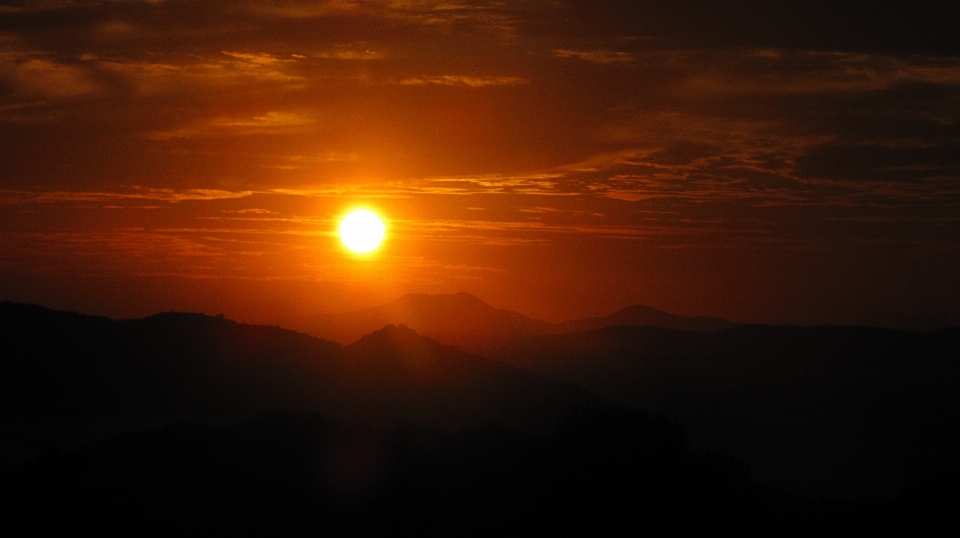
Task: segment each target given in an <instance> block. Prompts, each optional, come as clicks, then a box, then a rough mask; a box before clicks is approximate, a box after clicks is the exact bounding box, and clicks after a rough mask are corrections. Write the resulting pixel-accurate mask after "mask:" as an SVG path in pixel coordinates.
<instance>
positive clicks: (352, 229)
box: [340, 209, 386, 254]
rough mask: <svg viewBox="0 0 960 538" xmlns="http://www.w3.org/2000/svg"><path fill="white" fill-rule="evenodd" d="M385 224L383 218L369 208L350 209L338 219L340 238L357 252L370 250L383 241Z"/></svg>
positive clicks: (363, 252)
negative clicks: (341, 218)
mask: <svg viewBox="0 0 960 538" xmlns="http://www.w3.org/2000/svg"><path fill="white" fill-rule="evenodd" d="M385 233H386V226H384V225H383V219H381V218H380V217H378V216H377V214H376V213H374V212H373V211H370V210H369V209H358V210H356V211H351V212H350V213H348V214H347V216H346V217H343V220H341V221H340V240H341V241H343V245H344V246H345V247H347V248H348V249H350V250H351V251H353V252H356V253H358V254H366V253H367V252H372V251H374V250H376V248H377V247H379V246H380V243H382V242H383V236H384V234H385Z"/></svg>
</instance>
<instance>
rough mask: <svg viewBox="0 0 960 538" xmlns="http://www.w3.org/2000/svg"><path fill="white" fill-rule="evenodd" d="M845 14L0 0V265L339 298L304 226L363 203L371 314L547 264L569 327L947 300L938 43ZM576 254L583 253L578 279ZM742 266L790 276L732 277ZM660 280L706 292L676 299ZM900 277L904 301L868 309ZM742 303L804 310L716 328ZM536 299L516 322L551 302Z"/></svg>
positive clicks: (492, 296)
mask: <svg viewBox="0 0 960 538" xmlns="http://www.w3.org/2000/svg"><path fill="white" fill-rule="evenodd" d="M865 6H867V4H866V3H862V2H843V3H836V2H786V3H785V2H767V1H752V2H749V1H742V2H740V1H735V2H724V3H722V5H718V3H716V2H706V1H696V0H684V1H680V2H676V1H674V2H666V1H662V2H661V1H652V2H644V3H638V2H628V1H601V2H580V1H573V0H571V1H566V2H563V1H557V2H534V1H507V2H459V3H450V2H439V1H426V0H424V1H414V0H385V1H362V2H361V1H350V0H337V1H333V0H330V1H293V0H291V1H267V0H242V1H241V0H238V1H231V2H216V3H211V2H200V1H194V0H155V1H134V0H129V1H120V0H116V1H93V0H90V1H83V0H75V1H66V0H64V1H34V2H6V3H4V4H3V5H2V6H0V141H2V144H0V162H2V163H3V170H2V174H0V207H3V208H4V216H3V217H2V219H0V222H2V227H0V236H2V238H0V239H2V241H3V243H4V249H3V251H2V253H0V268H2V269H4V270H7V271H11V272H14V273H18V274H20V273H25V274H34V273H37V272H43V271H52V272H54V273H56V272H57V270H58V269H57V268H63V267H88V266H89V271H88V272H90V273H91V274H103V273H104V272H105V271H107V269H106V268H107V267H110V268H111V271H113V272H120V273H123V272H124V271H126V273H128V274H130V275H134V276H137V275H157V274H164V275H174V276H176V277H178V278H218V277H231V278H233V277H236V278H244V279H254V280H271V279H273V280H276V279H292V280H302V281H311V282H312V281H321V282H337V281H340V280H343V279H344V278H347V277H345V276H344V272H343V271H344V268H343V266H342V264H341V263H340V262H339V261H337V262H334V261H331V260H336V259H338V254H337V253H336V247H335V245H331V244H329V242H330V241H331V240H332V238H331V237H330V234H331V232H330V231H331V230H332V226H333V225H334V223H335V219H336V217H337V216H338V215H340V214H341V213H342V211H343V208H344V207H345V206H346V205H350V204H367V205H375V206H377V207H379V208H381V210H383V211H385V212H386V213H387V214H388V216H389V218H391V219H392V220H393V222H394V223H395V231H396V233H397V237H398V241H397V245H396V246H395V247H394V250H393V251H392V252H391V253H389V256H394V257H393V258H390V259H391V260H392V261H391V262H390V263H385V266H388V267H391V268H392V269H391V270H390V271H388V272H389V274H390V275H391V276H390V278H386V277H382V278H384V279H385V280H388V281H390V282H393V285H392V287H390V288H389V290H387V291H384V292H383V293H385V294H386V293H391V294H392V293H395V292H401V291H449V290H451V289H453V290H454V291H455V289H456V288H459V287H469V288H470V289H472V290H475V291H478V290H477V289H476V287H475V286H480V287H481V288H482V291H485V292H486V293H487V294H488V295H487V296H488V298H489V300H491V301H492V302H494V303H497V302H498V298H509V297H513V296H515V295H516V293H515V292H516V290H518V289H523V288H524V286H523V285H521V284H518V282H523V281H529V280H530V279H532V278H533V279H535V278H538V277H537V276H536V272H535V271H539V272H543V271H544V270H549V271H553V273H551V274H552V276H551V277H550V278H547V279H546V281H548V282H549V284H550V285H554V286H558V287H559V288H560V289H567V288H569V283H570V282H574V281H578V282H579V281H582V280H583V279H584V278H585V275H590V274H593V275H602V277H600V278H601V279H603V280H605V282H603V283H595V284H592V285H582V286H581V287H582V288H583V289H582V290H581V291H580V293H583V294H584V296H585V297H586V296H589V298H570V299H568V302H571V303H573V304H578V303H581V304H585V305H586V306H585V307H584V308H585V311H584V312H582V313H601V312H599V311H598V310H602V309H606V308H609V307H612V306H615V305H616V304H617V302H618V301H623V299H622V297H621V295H622V293H621V292H613V291H611V290H615V289H618V286H619V289H621V290H622V289H626V290H627V291H626V292H623V293H626V294H627V295H629V296H630V299H631V300H632V301H636V302H640V301H644V302H651V303H654V304H657V305H659V306H663V307H668V308H670V307H672V308H673V309H675V310H680V311H687V312H690V313H713V314H720V315H727V316H729V317H737V316H740V317H741V318H750V319H771V318H775V317H777V316H779V317H780V319H813V318H817V316H818V315H819V316H820V318H819V319H832V318H831V315H832V314H831V313H829V312H825V310H829V309H831V308H835V307H834V306H830V305H832V304H833V302H832V301H834V299H831V298H828V297H827V295H831V296H832V295H835V294H836V289H837V288H842V287H843V286H844V285H845V284H843V283H844V282H849V281H855V280H857V278H856V276H855V275H856V274H859V273H862V272H863V271H866V274H865V276H864V278H865V279H866V280H868V281H875V283H874V284H872V285H871V286H866V287H864V286H862V285H861V287H864V289H858V290H852V291H850V292H849V293H848V294H847V295H846V296H845V299H847V300H848V301H851V304H854V305H855V306H851V311H850V312H845V313H843V314H842V315H841V314H839V313H838V314H837V316H835V317H842V316H843V315H847V316H855V315H860V314H857V312H859V313H861V314H862V313H863V312H864V311H865V310H869V309H874V308H902V309H908V310H909V309H913V310H917V309H922V308H925V307H926V306H925V303H924V301H928V300H929V298H930V297H935V296H940V297H944V295H945V297H946V298H943V299H941V300H942V302H943V304H947V303H948V302H949V300H952V299H950V298H960V288H958V287H957V285H956V284H955V283H954V284H950V283H949V282H948V280H949V279H948V278H946V277H945V276H944V275H949V274H950V273H951V271H953V270H954V269H957V268H960V222H958V219H957V218H956V216H957V215H958V214H960V151H958V150H960V124H958V121H960V58H958V54H960V50H958V48H957V45H956V43H955V41H956V40H955V39H953V37H952V36H953V32H954V30H953V29H952V28H950V25H949V24H948V21H949V17H946V16H945V14H943V13H941V12H940V11H938V10H940V9H942V8H940V7H938V3H934V2H921V3H919V4H912V5H911V6H909V7H906V6H904V7H890V6H883V5H880V6H877V5H874V4H873V3H871V4H869V7H870V9H864V7H865ZM291 200H297V201H296V202H291ZM240 236H243V239H242V240H240V239H238V237H240ZM279 237H283V238H285V239H278V238H279ZM294 237H299V238H300V239H297V240H294V239H291V238H294ZM304 238H309V240H307V239H304ZM323 238H326V239H323ZM238 241H240V242H238ZM298 241H300V242H299V243H298ZM305 241H306V242H305ZM323 241H327V243H323ZM241 243H243V246H241ZM431 244H435V245H443V246H442V247H440V246H437V247H430V246H424V245H431ZM587 244H590V245H592V244H598V245H599V244H602V245H604V246H603V247H602V248H603V249H606V250H605V252H609V254H605V255H604V256H600V257H599V258H598V257H593V258H591V262H592V263H594V265H591V264H589V263H586V262H583V261H582V260H583V259H584V256H588V255H589V253H591V252H593V250H594V249H595V248H600V247H594V246H588V245H587ZM15 245H19V246H15ZM251 245H253V246H251ZM257 245H259V246H257ZM518 249H527V250H525V251H523V252H528V253H529V252H536V254H535V255H533V257H535V258H538V259H542V260H543V262H542V263H533V262H530V263H532V265H530V268H529V269H524V265H523V263H527V262H523V263H521V262H516V263H514V262H511V261H509V260H511V259H514V258H517V257H518V255H517V253H516V252H517V250H518ZM538 249H539V250H538ZM651 249H652V251H654V252H660V254H656V255H653V256H651V255H647V257H648V258H651V257H652V258H655V259H657V260H660V261H658V262H656V263H654V262H651V261H644V262H642V263H640V262H637V258H638V256H640V254H638V252H644V253H646V252H650V251H651ZM758 249H759V250H766V251H772V250H776V251H778V252H781V253H778V254H776V255H772V257H770V256H768V257H767V258H764V259H767V260H769V259H775V258H777V257H779V256H787V258H791V259H795V260H796V263H795V264H794V265H795V268H793V269H791V268H790V267H789V266H790V265H791V264H790V263H789V262H788V261H783V262H782V263H780V262H778V263H773V262H770V263H772V265H771V266H770V267H767V265H768V263H767V262H759V261H756V260H754V261H744V262H732V261H729V260H730V259H732V258H738V259H740V258H742V259H744V260H753V259H754V258H751V256H754V255H751V254H743V252H747V251H757V250H758ZM678 250H683V251H688V252H691V253H698V254H691V256H692V258H691V259H694V260H698V261H696V262H691V261H689V259H688V258H686V257H685V256H687V255H686V254H683V255H681V254H669V253H670V252H674V253H675V252H676V251H678ZM783 251H789V252H796V253H801V252H802V253H803V254H795V255H783V254H782V252H783ZM547 252H549V253H550V254H549V255H547V254H546V253H547ZM718 252H720V253H722V254H717V253H718ZM387 255H388V254H385V256H387ZM318 256H319V258H318ZM524 256H525V255H519V258H524ZM245 257H248V258H249V259H259V260H272V261H261V262H258V263H247V262H244V263H234V262H232V261H231V260H236V259H247V258H245ZM208 258H209V259H210V260H213V259H215V258H217V259H221V260H225V261H223V262H222V263H221V264H220V265H218V264H217V263H214V262H212V261H211V262H210V263H206V264H205V263H199V262H198V261H197V260H201V259H208ZM852 258H855V259H856V261H850V259H852ZM524 259H525V258H524ZM757 259H760V258H757ZM890 259H898V260H907V261H902V262H896V263H894V264H892V265H891V264H890V263H887V262H878V260H890ZM43 260H47V261H43ZM546 260H549V262H550V264H552V265H553V266H556V267H559V268H554V269H545V268H544V267H542V266H541V265H543V264H547V261H546ZM619 260H623V261H619ZM684 260H687V261H684ZM718 260H719V261H718ZM724 260H726V261H724ZM844 260H847V261H844ZM630 263H633V264H634V269H633V271H634V272H633V273H631V270H630V268H629V267H626V265H629V264H630ZM878 263H884V264H885V265H884V266H883V267H871V266H872V265H876V264H878ZM604 264H606V265H604ZM698 264H699V265H700V266H698ZM718 264H719V265H718ZM894 266H895V267H894ZM43 267H46V269H42V268H43ZM151 267H153V269H151ZM157 267H162V268H163V270H159V269H156V268H157ZM425 267H428V268H429V269H425ZM677 267H681V268H682V270H680V271H679V272H678V271H677V270H676V268H677ZM724 267H726V268H727V269H723V268H724ZM734 267H735V268H734ZM816 267H819V268H821V271H822V272H823V273H824V275H823V276H822V277H820V278H822V280H817V279H812V280H811V279H810V278H809V277H808V276H806V273H807V272H809V271H811V270H812V269H811V268H816ZM123 268H127V269H126V270H124V269H123ZM718 271H721V272H729V273H730V274H729V275H728V276H726V277H724V278H720V279H717V277H716V275H717V274H718ZM738 271H739V274H738ZM837 271H839V273H838V272H837ZM11 274H13V273H11ZM111 274H112V273H111ZM347 274H350V273H349V272H347ZM494 274H495V275H501V276H490V275H494ZM674 274H676V275H677V276H675V277H674V276H670V277H665V276H664V275H674ZM681 277H682V279H687V280H697V279H699V280H701V281H703V282H704V284H702V285H700V284H698V285H697V287H698V288H700V289H701V292H702V293H704V294H708V295H709V294H712V296H713V297H714V299H711V300H707V302H706V303H703V304H706V305H707V306H698V304H697V302H696V299H695V298H693V297H690V298H683V297H684V293H681V292H679V291H678V290H676V289H674V288H675V287H676V286H681V287H683V284H682V283H681ZM903 279H910V280H914V281H922V280H926V281H927V282H928V284H925V285H919V284H917V285H911V286H909V289H910V290H911V291H910V292H903V293H893V292H890V291H889V290H886V291H885V290H884V288H889V287H890V286H891V284H892V283H893V282H897V281H899V280H903ZM607 280H609V282H607ZM636 281H639V282H643V283H644V284H643V285H640V284H635V283H631V282H636ZM827 281H829V282H827ZM751 283H753V284H755V285H756V286H758V287H759V288H762V289H765V290H774V291H775V290H781V291H780V292H776V293H774V291H769V293H774V295H775V297H771V299H770V301H779V302H782V303H789V302H790V301H794V302H796V301H798V300H799V299H798V296H801V297H806V296H807V295H809V294H811V293H813V294H821V295H823V298H822V300H820V301H819V302H817V301H812V302H811V303H810V304H809V305H800V306H797V305H793V306H791V305H789V304H785V305H784V306H783V308H782V309H781V310H777V309H774V308H768V309H766V310H764V309H763V308H761V307H760V306H758V305H759V304H760V303H762V302H763V298H762V297H761V295H764V294H766V293H768V292H763V293H759V292H758V293H757V295H758V296H757V298H755V299H754V300H752V301H753V303H750V304H745V305H740V306H736V305H733V306H726V307H723V306H717V305H721V304H727V305H729V304H731V301H735V297H734V294H736V293H739V292H742V290H744V289H747V288H749V287H750V285H751ZM858 285H859V284H858ZM786 286H795V287H797V290H798V291H794V292H785V291H782V288H783V287H786ZM855 287H856V286H855ZM738 290H740V291H738ZM817 290H822V291H817ZM918 290H923V291H922V292H921V291H918ZM935 290H937V291H935ZM944 290H946V291H944ZM531 293H536V294H539V298H530V299H528V300H526V302H523V301H520V303H518V304H513V305H512V306H514V307H527V308H528V309H529V308H539V311H535V312H532V313H535V314H541V315H545V316H546V317H559V316H562V315H564V314H566V313H568V312H569V313H574V311H575V310H576V309H577V307H559V306H557V305H556V304H553V305H546V306H540V307H536V306H534V305H535V304H541V303H542V301H543V300H544V297H545V296H548V295H549V294H550V288H549V286H548V285H547V284H544V287H543V289H542V290H536V291H535V292H531ZM777 293H779V295H776V294H777ZM917 293H919V295H917ZM911 294H912V295H915V296H916V297H917V298H916V299H914V300H913V302H911V300H910V299H908V298H905V297H906V296H909V295H911ZM948 299H949V300H948ZM803 300H806V299H803ZM538 301H540V302H539V303H538ZM555 303H556V301H555ZM754 303H755V304H754ZM711 305H713V306H711ZM818 305H819V306H818ZM329 308H335V307H334V306H330V307H329ZM936 308H939V307H936ZM564 309H566V310H564ZM724 309H726V310H724ZM817 309H819V311H820V312H821V314H816V313H814V312H815V311H817ZM576 313H577V314H579V313H581V312H576Z"/></svg>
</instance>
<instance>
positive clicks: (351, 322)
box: [295, 292, 551, 342]
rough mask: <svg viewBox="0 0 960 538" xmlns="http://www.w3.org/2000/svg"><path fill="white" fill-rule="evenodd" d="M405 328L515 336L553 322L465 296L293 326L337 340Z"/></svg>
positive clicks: (440, 335)
mask: <svg viewBox="0 0 960 538" xmlns="http://www.w3.org/2000/svg"><path fill="white" fill-rule="evenodd" d="M390 324H395V325H406V326H408V327H412V328H413V329H415V330H416V331H417V332H419V333H421V334H424V335H427V336H430V337H432V338H436V339H438V340H441V341H445V342H446V341H450V340H456V339H458V338H459V337H461V336H464V335H469V336H519V335H525V334H542V333H544V332H549V330H550V328H551V324H550V323H548V322H546V321H542V320H538V319H533V318H529V317H527V316H524V315H523V314H518V313H516V312H511V311H509V310H501V309H498V308H494V307H492V306H490V305H488V304H487V303H485V302H483V301H482V300H480V299H479V298H477V297H476V296H474V295H471V294H469V293H465V292H461V293H457V294H452V295H426V294H421V293H415V294H409V295H404V296H403V297H400V298H399V299H396V300H394V301H391V302H389V303H387V304H385V305H381V306H376V307H372V308H365V309H363V310H357V311H355V312H348V313H345V314H336V315H323V316H314V317H310V318H307V319H303V320H301V321H300V322H299V323H298V324H296V325H295V326H296V328H297V329H299V330H302V331H304V332H306V333H309V334H314V335H317V336H320V337H321V338H328V339H330V340H334V341H337V342H353V341H354V340H356V339H357V338H360V336H362V335H364V334H367V333H370V332H372V331H374V330H377V329H379V328H381V327H383V326H384V325H390Z"/></svg>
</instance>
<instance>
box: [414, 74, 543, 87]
mask: <svg viewBox="0 0 960 538" xmlns="http://www.w3.org/2000/svg"><path fill="white" fill-rule="evenodd" d="M528 82H529V81H528V80H527V79H524V78H521V77H492V76H468V75H438V76H422V77H410V78H405V79H402V80H401V81H400V84H402V85H405V86H423V85H426V84H435V85H440V86H467V87H470V88H481V87H484V86H521V85H524V84H527V83H528Z"/></svg>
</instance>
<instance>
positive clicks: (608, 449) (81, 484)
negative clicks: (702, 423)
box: [0, 406, 956, 536]
mask: <svg viewBox="0 0 960 538" xmlns="http://www.w3.org/2000/svg"><path fill="white" fill-rule="evenodd" d="M744 477H745V475H744V473H743V472H742V470H740V468H739V467H737V466H736V465H733V464H730V463H728V462H726V461H725V460H718V459H705V458H702V457H700V458H696V457H691V456H690V454H689V453H688V452H687V451H686V449H685V445H684V438H683V432H682V429H680V428H679V427H678V426H676V425H675V424H671V423H669V422H665V421H663V420H654V419H651V418H649V417H648V416H647V415H645V414H644V413H641V412H638V411H630V410H627V409H624V408H617V407H609V406H601V407H587V408H581V409H579V410H577V411H575V412H572V413H571V414H570V415H568V416H567V417H566V418H565V420H563V421H562V422H561V423H560V424H559V426H558V427H557V428H556V429H555V430H554V432H552V433H550V434H547V435H535V434H531V433H523V432H517V431H508V430H504V429H500V428H485V429H470V430H462V431H460V432H457V433H451V432H448V431H442V430H435V429H430V428H423V427H415V426H403V427H399V428H397V429H393V430H390V431H383V430H378V429H372V428H361V427H344V426H341V425H339V424H337V423H335V422H331V421H329V420H326V419H324V418H322V417H320V416H318V415H303V414H280V415H271V416H267V417H264V418H261V419H258V420H256V421H252V422H241V423H238V424H235V425H232V426H229V427H219V428H214V427H209V426H199V425H190V424H178V425H173V426H169V427H166V428H164V429H162V430H157V431H152V432H146V433H138V434H126V435H123V436H119V437H116V438H113V439H111V440H109V441H106V442H103V443H99V444H97V445H94V446H91V447H88V448H85V449H83V450H75V451H68V452H64V453H50V454H48V455H47V456H45V457H44V458H42V459H40V460H38V461H35V462H33V463H32V464H30V465H28V466H27V467H25V468H22V469H20V470H19V471H17V472H15V473H6V474H0V488H2V493H3V494H4V498H5V499H7V501H6V502H5V505H4V508H5V515H6V517H5V519H6V521H5V522H6V523H7V524H8V525H15V524H17V523H26V524H29V528H30V529H31V530H32V531H33V532H34V533H37V532H43V531H69V532H71V533H76V532H77V531H84V530H87V531H89V530H95V531H97V533H98V534H99V535H104V534H106V535H114V534H116V535H121V534H122V535H130V534H136V535H147V536H171V535H185V534H186V535H210V534H217V535H220V534H227V533H229V534H240V535H244V536H249V535H263V534H270V535H282V536H290V535H294V536H299V535H307V534H309V535H312V536H316V535H326V536H383V535H405V534H408V533H414V532H418V533H419V532H429V533H431V535H432V534H433V533H440V532H442V533H445V534H448V535H455V536H504V535H509V536H516V535H542V534H556V533H563V534H564V535H566V534H569V533H571V532H574V533H578V534H590V535H595V534H599V535H606V534H630V535H634V534H639V535H654V536H663V535H686V534H688V533H690V532H710V533H716V532H718V531H723V530H728V531H736V533H737V535H738V536H743V535H748V536H751V535H758V536H759V535H764V536H769V535H785V534H789V535H808V534H812V533H816V534H818V535H842V534H849V533H852V532H856V533H857V534H864V533H867V532H876V531H877V530H879V529H881V528H883V529H884V530H888V531H889V530H890V529H891V527H892V526H900V525H904V524H907V525H905V526H904V528H905V529H909V530H910V531H914V532H924V531H929V530H930V526H931V525H933V524H934V523H936V522H937V518H939V519H940V520H941V521H939V522H940V523H943V522H949V518H947V517H942V516H944V515H946V514H949V512H948V511H936V510H930V509H929V506H930V505H928V504H924V503H922V502H921V503H919V504H918V503H917V500H922V499H923V498H924V497H923V495H924V494H926V490H924V491H923V492H918V495H919V496H915V497H912V498H911V499H910V502H906V503H905V502H902V501H901V502H896V503H889V504H887V505H880V504H873V505H856V504H852V503H836V502H834V503H826V502H811V501H802V500H799V499H796V498H792V497H789V496H786V495H782V494H779V493H777V492H775V491H773V490H770V489H767V488H762V487H757V486H755V485H752V484H750V483H748V482H747V481H746V480H745V478H744ZM954 499H956V495H953V496H951V497H949V501H948V503H949V502H952V500H954ZM937 508H939V506H937ZM907 509H908V510H907Z"/></svg>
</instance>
